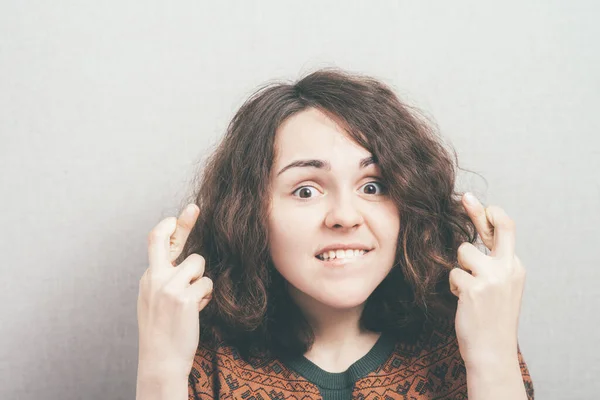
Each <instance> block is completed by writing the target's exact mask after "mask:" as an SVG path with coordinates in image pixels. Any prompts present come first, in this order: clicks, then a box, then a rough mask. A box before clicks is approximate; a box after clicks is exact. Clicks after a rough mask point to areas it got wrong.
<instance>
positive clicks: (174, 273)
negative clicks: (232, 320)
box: [137, 204, 213, 379]
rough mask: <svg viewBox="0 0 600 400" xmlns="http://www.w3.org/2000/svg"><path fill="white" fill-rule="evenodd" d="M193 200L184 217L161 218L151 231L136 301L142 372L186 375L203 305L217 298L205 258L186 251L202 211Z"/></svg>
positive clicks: (188, 371) (198, 330)
mask: <svg viewBox="0 0 600 400" xmlns="http://www.w3.org/2000/svg"><path fill="white" fill-rule="evenodd" d="M199 211H200V210H199V208H198V207H197V206H196V205H195V204H190V205H188V207H187V208H186V209H185V210H184V211H183V212H182V214H181V215H180V216H179V218H178V219H177V218H175V217H168V218H165V219H163V220H162V221H160V222H159V223H158V224H157V225H156V226H155V227H154V229H152V231H151V232H150V234H149V236H148V258H149V267H148V269H146V271H145V272H144V274H143V276H142V278H141V279H140V285H139V295H138V303H137V317H138V330H139V364H138V374H142V375H144V376H156V377H164V378H165V379H167V378H174V377H175V378H182V379H183V378H185V379H187V377H188V375H189V373H190V371H191V369H192V365H193V362H194V356H195V355H196V350H197V348H198V341H199V335H200V320H199V315H198V314H199V311H200V310H202V309H203V308H204V307H206V305H207V304H208V302H209V301H210V299H211V298H212V287H213V286H212V285H213V283H212V281H211V280H210V278H208V277H203V276H202V275H203V274H204V265H205V261H204V258H203V257H202V256H200V255H199V254H191V255H190V256H189V257H187V258H186V259H185V260H184V261H183V262H182V263H181V264H179V265H178V266H174V262H175V260H176V259H177V257H178V256H179V255H180V254H181V251H182V249H183V247H184V245H185V242H186V241H187V238H188V236H189V234H190V231H191V229H192V227H193V226H194V224H195V223H196V220H197V218H198V214H199Z"/></svg>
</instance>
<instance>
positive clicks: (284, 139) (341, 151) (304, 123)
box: [275, 108, 371, 166]
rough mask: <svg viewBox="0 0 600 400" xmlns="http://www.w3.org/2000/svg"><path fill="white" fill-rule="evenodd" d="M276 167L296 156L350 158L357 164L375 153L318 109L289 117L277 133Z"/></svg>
mask: <svg viewBox="0 0 600 400" xmlns="http://www.w3.org/2000/svg"><path fill="white" fill-rule="evenodd" d="M275 152H276V157H275V166H280V165H281V164H283V163H287V162H289V161H293V160H296V159H304V158H316V159H322V160H330V161H331V162H332V163H335V160H336V159H337V160H346V161H349V162H351V163H352V164H353V165H354V164H356V163H357V161H356V160H360V159H362V158H364V157H367V156H369V155H370V154H371V153H370V152H369V151H368V150H366V149H365V148H363V147H361V146H360V145H359V144H357V143H356V142H354V141H353V139H352V138H351V137H350V136H349V135H348V134H347V133H346V131H345V130H344V128H343V127H342V126H340V125H339V124H338V123H337V122H336V121H335V120H334V119H332V118H330V117H329V116H328V115H327V114H325V113H323V112H322V111H320V110H317V109H315V108H309V109H306V110H303V111H301V112H299V113H297V114H294V115H293V116H291V117H289V118H288V119H286V120H285V121H284V122H283V123H282V124H281V126H279V128H278V129H277V132H276V134H275Z"/></svg>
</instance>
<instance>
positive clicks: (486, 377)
mask: <svg viewBox="0 0 600 400" xmlns="http://www.w3.org/2000/svg"><path fill="white" fill-rule="evenodd" d="M465 367H466V370H467V376H468V375H470V376H471V377H474V378H476V379H477V380H478V381H485V382H490V383H492V382H496V383H501V382H505V381H510V380H512V379H514V377H515V376H519V377H520V376H521V368H520V365H519V358H518V357H517V356H515V357H502V358H500V357H488V358H484V359H480V360H478V361H477V362H471V363H470V364H469V365H465Z"/></svg>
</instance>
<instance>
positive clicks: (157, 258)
mask: <svg viewBox="0 0 600 400" xmlns="http://www.w3.org/2000/svg"><path fill="white" fill-rule="evenodd" d="M176 227H177V218H175V217H168V218H165V219H163V220H162V221H160V222H159V223H158V224H156V226H155V227H154V229H152V230H151V231H150V234H149V235H148V262H149V264H150V269H159V268H165V267H166V266H171V261H170V259H169V247H170V241H171V235H172V234H173V232H175V229H176Z"/></svg>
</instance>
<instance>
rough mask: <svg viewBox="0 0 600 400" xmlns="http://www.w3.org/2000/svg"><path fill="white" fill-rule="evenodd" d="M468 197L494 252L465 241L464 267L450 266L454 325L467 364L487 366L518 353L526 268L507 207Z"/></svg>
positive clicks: (461, 254)
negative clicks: (455, 299) (455, 302)
mask: <svg viewBox="0 0 600 400" xmlns="http://www.w3.org/2000/svg"><path fill="white" fill-rule="evenodd" d="M468 197H469V196H468V195H465V196H463V199H462V201H463V205H464V207H465V209H466V210H467V213H468V215H469V216H470V217H471V219H472V220H473V222H474V224H475V227H476V229H477V232H478V233H479V235H480V236H481V239H482V241H483V243H484V245H485V246H486V247H487V248H488V249H489V250H491V253H490V254H489V255H486V254H484V253H482V252H481V251H480V250H479V249H478V248H477V247H475V246H474V245H472V244H471V243H469V242H464V243H462V244H461V245H460V246H459V248H458V263H459V264H460V266H461V267H462V268H464V270H463V269H461V268H454V269H453V270H452V271H451V272H450V289H451V291H452V293H454V295H456V296H457V297H458V308H457V311H456V319H455V329H456V337H457V339H458V345H459V350H460V354H461V356H462V358H463V360H464V362H465V366H466V367H467V369H469V368H479V367H481V368H487V367H489V366H496V365H503V364H506V363H510V362H513V361H514V360H516V359H517V355H518V344H517V335H518V324H519V314H520V310H521V298H522V295H523V287H524V284H525V268H524V267H523V265H522V264H521V261H520V260H519V258H518V257H517V256H516V254H515V223H514V221H513V220H512V219H510V218H509V217H508V215H507V214H506V213H505V212H504V210H503V209H501V208H499V207H496V206H489V207H487V208H484V207H483V205H482V204H481V203H480V202H479V201H478V200H477V199H476V198H475V197H474V196H473V198H474V199H475V202H474V203H469V202H468V200H467V199H468ZM465 270H466V271H465ZM467 271H469V272H470V273H469V272H467Z"/></svg>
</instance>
